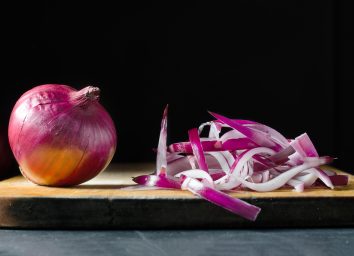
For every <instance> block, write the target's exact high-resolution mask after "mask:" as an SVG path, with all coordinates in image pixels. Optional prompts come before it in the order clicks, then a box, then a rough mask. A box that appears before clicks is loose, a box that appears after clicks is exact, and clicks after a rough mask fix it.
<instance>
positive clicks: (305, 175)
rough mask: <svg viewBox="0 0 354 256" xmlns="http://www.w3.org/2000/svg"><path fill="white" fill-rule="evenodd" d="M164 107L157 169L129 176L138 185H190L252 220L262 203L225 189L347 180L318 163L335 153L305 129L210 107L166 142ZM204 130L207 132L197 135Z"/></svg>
mask: <svg viewBox="0 0 354 256" xmlns="http://www.w3.org/2000/svg"><path fill="white" fill-rule="evenodd" d="M167 110H168V106H166V108H165V111H164V113H163V118H162V123H161V131H160V138H159V144H158V148H157V161H156V162H157V166H156V171H155V173H154V174H152V175H142V176H138V177H135V178H133V180H134V181H135V182H136V183H138V184H140V185H143V186H153V187H158V188H169V189H182V190H189V191H191V192H192V193H193V194H195V195H197V196H199V197H201V198H204V199H206V200H208V201H210V202H212V203H214V204H216V205H218V206H221V207H223V208H225V209H227V210H229V211H231V212H233V213H235V214H238V215H240V216H242V217H244V218H246V219H249V220H252V221H254V220H256V218H257V215H258V214H259V212H260V210H261V209H260V208H259V207H257V206H254V205H252V204H249V203H247V202H245V201H242V200H240V199H238V198H235V197H232V196H230V195H228V194H227V193H225V192H227V191H240V190H246V189H249V190H254V191H260V192H266V191H272V190H276V189H278V188H281V187H287V186H288V187H293V188H294V190H295V191H297V192H302V191H304V189H305V188H307V187H310V186H317V185H319V186H321V185H324V186H327V187H329V188H331V189H333V188H334V186H341V185H346V184H347V183H348V177H347V176H346V175H339V174H336V173H335V172H334V171H328V170H323V169H321V165H324V164H328V163H331V162H332V160H333V158H331V157H328V156H324V157H320V156H319V155H318V153H317V151H316V149H315V147H314V145H313V143H312V142H311V140H310V138H309V136H308V135H307V134H306V133H304V134H302V135H300V136H299V137H297V138H295V139H287V138H285V137H284V136H283V135H282V134H280V133H279V132H277V131H276V130H274V129H273V128H271V127H268V126H266V125H264V124H261V123H257V122H254V121H248V120H238V119H230V118H227V117H225V116H222V115H219V114H216V113H212V112H210V114H211V115H212V116H213V117H214V118H215V119H216V120H213V121H210V122H207V123H203V124H201V125H200V126H199V129H197V128H194V129H191V130H189V131H188V135H189V141H187V142H178V143H174V144H172V145H170V146H169V147H167V145H166V140H167ZM207 128H209V129H207ZM206 132H207V133H208V136H206V137H201V134H205V133H206Z"/></svg>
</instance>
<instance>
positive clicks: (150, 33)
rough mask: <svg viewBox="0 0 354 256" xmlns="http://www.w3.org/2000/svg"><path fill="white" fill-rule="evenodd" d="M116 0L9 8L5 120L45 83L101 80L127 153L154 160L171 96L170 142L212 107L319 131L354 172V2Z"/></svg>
mask: <svg viewBox="0 0 354 256" xmlns="http://www.w3.org/2000/svg"><path fill="white" fill-rule="evenodd" d="M116 2H117V3H113V1H112V3H110V2H108V1H95V2H89V1H82V2H81V1H46V2H44V1H27V2H19V1H11V3H10V4H6V5H5V4H1V5H2V7H1V9H0V12H1V15H0V19H1V25H0V28H1V41H2V42H1V43H2V44H3V46H2V48H1V62H2V63H1V64H2V65H1V66H2V68H1V69H2V72H1V73H2V84H1V90H2V93H1V96H2V100H1V101H0V104H1V105H0V106H1V125H3V126H7V122H8V118H9V115H10V111H11V109H12V107H13V105H14V103H15V101H16V100H17V98H18V97H20V95H21V94H22V93H24V92H25V91H26V90H28V89H30V88H31V87H33V86H35V85H39V84H44V83H62V84H68V85H71V86H73V87H75V88H78V89H79V88H81V87H83V86H85V85H86V84H95V85H97V86H99V87H100V88H101V89H102V96H101V102H102V104H103V105H104V106H105V107H106V109H107V110H108V111H109V112H110V114H111V115H112V117H113V119H114V121H115V123H116V126H117V130H118V136H119V141H118V149H117V153H116V156H115V158H114V160H115V161H120V162H124V161H153V160H154V153H153V152H152V151H151V149H152V148H153V147H155V146H156V145H157V140H158V134H159V126H160V118H161V114H162V110H163V108H164V106H165V104H167V103H169V104H170V116H169V142H174V141H179V140H186V139H187V130H188V129H189V128H192V127H196V126H198V124H200V123H201V122H204V121H207V120H209V119H211V117H210V116H209V114H208V113H207V110H212V111H215V112H219V113H222V114H225V115H228V116H231V117H235V118H245V119H252V120H257V121H260V122H263V123H265V124H268V125H270V126H272V127H274V128H276V129H277V130H279V131H280V132H282V133H283V134H285V135H286V136H288V137H295V136H298V135H300V134H301V133H303V132H308V134H309V135H310V137H311V138H312V139H313V141H314V143H315V145H316V146H317V147H318V150H319V152H320V153H321V154H323V155H333V156H336V157H338V160H337V165H338V166H341V167H344V168H346V169H351V168H352V166H353V165H352V163H351V156H352V155H353V149H352V148H351V147H352V144H353V142H354V140H353V134H352V133H353V124H351V123H350V122H349V120H350V118H351V117H352V110H351V109H352V107H353V100H352V99H351V94H350V91H351V90H350V87H351V86H352V85H353V83H352V82H353V81H352V75H353V66H352V64H353V63H352V57H353V56H352V37H351V36H352V25H351V19H352V17H351V15H352V9H351V8H352V4H351V3H350V2H349V1H348V2H346V1H342V2H340V3H339V1H338V2H337V1H334V0H333V1H250V0H244V1H230V2H229V3H228V4H225V3H222V2H221V1H213V2H207V1H197V2H195V1H189V2H187V3H183V4H182V3H181V2H179V1H176V2H170V1H164V2H160V3H150V2H148V1H146V2H142V3H141V2H132V1H116ZM127 2H128V3H127Z"/></svg>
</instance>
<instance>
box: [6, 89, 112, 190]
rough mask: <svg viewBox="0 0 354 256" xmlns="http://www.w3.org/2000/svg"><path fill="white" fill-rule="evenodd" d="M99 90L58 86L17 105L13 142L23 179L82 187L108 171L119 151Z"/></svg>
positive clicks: (26, 96) (34, 91)
mask: <svg viewBox="0 0 354 256" xmlns="http://www.w3.org/2000/svg"><path fill="white" fill-rule="evenodd" d="M98 99H99V89H98V88H97V87H92V86H88V87H85V88H84V89H82V90H80V91H77V90H75V89H74V88H72V87H69V86H66V85H59V84H46V85H40V86H37V87H34V88H33V89H31V90H29V91H27V92H26V93H24V94H23V95H22V96H21V97H20V99H19V100H18V101H17V103H16V104H15V107H14V109H13V111H12V113H11V117H10V122H9V130H8V135H9V142H10V146H11V149H12V152H13V154H14V156H15V158H16V160H17V162H18V164H19V165H20V170H21V172H22V174H23V175H24V176H25V177H26V178H27V179H29V180H30V181H32V182H34V183H36V184H39V185H46V186H71V185H77V184H80V183H83V182H85V181H88V180H90V179H92V178H93V177H95V176H96V175H97V174H98V173H100V172H101V171H103V170H104V169H105V168H106V167H107V165H108V164H109V163H110V161H111V160H112V158H113V155H114V153H115V150H116V146H117V135H116V129H115V126H114V123H113V121H112V119H111V117H110V115H109V114H108V113H107V111H106V110H105V109H104V108H103V106H102V105H101V104H100V103H99V102H98Z"/></svg>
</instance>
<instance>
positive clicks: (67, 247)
mask: <svg viewBox="0 0 354 256" xmlns="http://www.w3.org/2000/svg"><path fill="white" fill-rule="evenodd" d="M353 251H354V228H350V229H349V228H348V229H275V230H270V229H266V230H236V229H234V230H174V231H51V230H45V231H44V230H6V229H2V230H0V255H1V256H2V255H9V256H14V255H29V256H32V255H33V256H42V255H51V256H56V255H121V256H125V255H144V256H148V255H153V256H159V255H171V256H173V255H178V256H184V255H186V256H189V255H190V256H192V255H193V256H198V255H215V256H217V255H272V256H276V255H286V256H292V255H311V256H316V255H321V256H322V255H345V256H348V255H353Z"/></svg>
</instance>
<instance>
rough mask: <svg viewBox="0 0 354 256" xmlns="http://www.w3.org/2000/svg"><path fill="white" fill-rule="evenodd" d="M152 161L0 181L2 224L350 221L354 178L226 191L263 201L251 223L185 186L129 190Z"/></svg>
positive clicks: (258, 202) (274, 224)
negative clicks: (48, 180) (75, 175)
mask: <svg viewBox="0 0 354 256" xmlns="http://www.w3.org/2000/svg"><path fill="white" fill-rule="evenodd" d="M153 170H154V165H153V164H120V165H112V166H111V167H110V168H109V169H108V170H106V171H105V172H103V173H102V174H100V175H99V176H98V177H96V178H95V179H93V180H91V181H89V182H86V183H84V184H82V185H79V186H75V187H68V188H57V187H44V186H38V185H35V184H32V183H30V182H28V181H27V180H25V179H24V178H23V177H22V176H17V177H13V178H10V179H7V180H3V181H1V182H0V227H15V228H195V227H198V228H210V227H217V228H222V227H285V226H306V227H307V226H351V225H353V224H354V178H353V176H350V184H349V185H348V186H345V187H337V188H335V189H333V190H331V189H327V188H324V187H321V188H320V187H317V188H311V189H306V190H305V192H303V193H297V192H294V191H292V190H290V189H280V190H277V191H273V192H267V193H257V192H251V191H242V192H233V193H230V195H232V196H234V197H238V198H242V199H244V200H246V201H248V202H250V203H252V204H255V205H257V206H260V207H261V208H262V212H261V214H260V215H259V217H258V219H257V221H256V222H249V221H247V220H244V219H242V218H240V217H238V216H236V215H234V214H231V213H229V212H227V211H226V210H224V209H221V208H219V207H216V206H215V205H212V204H210V203H208V202H206V201H204V200H201V199H199V198H196V197H195V196H194V195H192V194H191V193H190V192H188V191H180V190H151V189H150V190H134V189H127V187H131V186H132V185H134V183H133V182H132V180H131V177H134V176H137V175H141V174H148V173H152V172H153Z"/></svg>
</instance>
